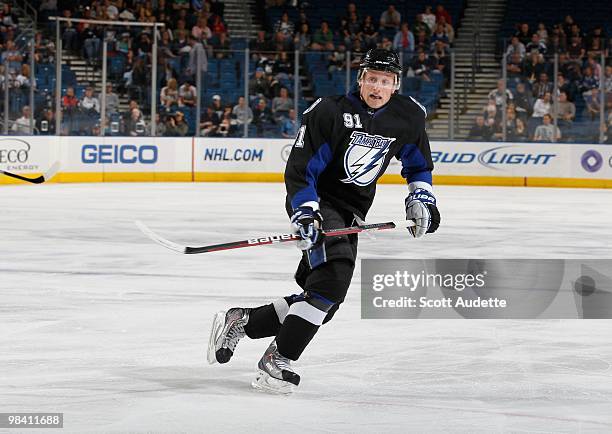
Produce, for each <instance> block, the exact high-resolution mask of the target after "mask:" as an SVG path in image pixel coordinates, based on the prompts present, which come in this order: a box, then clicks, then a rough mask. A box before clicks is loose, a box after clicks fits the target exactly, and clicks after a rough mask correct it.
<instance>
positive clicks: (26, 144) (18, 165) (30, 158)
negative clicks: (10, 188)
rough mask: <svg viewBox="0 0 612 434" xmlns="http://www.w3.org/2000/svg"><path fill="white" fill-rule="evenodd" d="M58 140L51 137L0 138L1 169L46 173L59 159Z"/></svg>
mask: <svg viewBox="0 0 612 434" xmlns="http://www.w3.org/2000/svg"><path fill="white" fill-rule="evenodd" d="M57 151H58V150H57V139H56V137H54V136H50V137H30V136H20V137H0V169H2V170H6V171H9V172H19V173H37V172H44V171H46V170H47V169H48V168H49V166H50V165H51V164H53V162H55V161H56V160H57V159H58V155H57V154H58V152H57Z"/></svg>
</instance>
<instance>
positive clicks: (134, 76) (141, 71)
mask: <svg viewBox="0 0 612 434" xmlns="http://www.w3.org/2000/svg"><path fill="white" fill-rule="evenodd" d="M149 85H150V83H149V77H148V74H147V66H146V64H145V61H144V59H143V58H142V57H138V58H136V60H134V66H133V67H132V73H131V85H129V86H128V93H129V96H130V99H136V100H137V101H139V102H141V103H142V102H143V101H144V99H145V93H144V92H145V91H144V89H146V88H147V86H149Z"/></svg>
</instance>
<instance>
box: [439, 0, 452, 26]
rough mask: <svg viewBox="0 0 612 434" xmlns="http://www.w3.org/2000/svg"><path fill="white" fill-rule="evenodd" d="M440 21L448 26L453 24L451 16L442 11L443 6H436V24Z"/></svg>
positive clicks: (444, 10)
mask: <svg viewBox="0 0 612 434" xmlns="http://www.w3.org/2000/svg"><path fill="white" fill-rule="evenodd" d="M442 20H444V22H446V23H448V24H451V25H452V24H453V19H452V18H451V15H450V14H449V13H448V11H447V10H446V9H444V6H442V5H441V4H438V6H436V22H438V23H439V22H441V21H442Z"/></svg>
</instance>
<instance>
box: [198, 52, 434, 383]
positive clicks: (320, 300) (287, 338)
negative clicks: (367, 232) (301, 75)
mask: <svg viewBox="0 0 612 434" xmlns="http://www.w3.org/2000/svg"><path fill="white" fill-rule="evenodd" d="M400 77H401V65H400V63H399V58H398V56H397V54H396V53H395V52H392V51H389V50H384V49H373V50H370V51H368V53H367V54H366V56H365V57H364V59H363V61H362V63H361V64H360V69H359V73H358V75H357V82H358V84H359V91H358V92H355V93H350V94H348V95H343V96H335V97H326V98H319V99H318V100H317V101H315V102H314V103H313V104H312V105H311V106H310V107H309V108H308V109H307V110H306V111H305V112H304V116H303V121H302V125H301V127H300V128H299V130H298V134H297V138H296V140H295V143H294V145H293V148H292V150H291V154H290V156H289V160H288V162H287V166H286V169H285V185H286V189H287V199H286V208H287V213H288V215H289V216H290V219H291V227H292V230H293V231H294V232H295V233H296V234H299V236H300V237H301V241H298V242H297V245H298V247H299V248H300V249H301V250H302V251H303V256H302V259H301V261H300V263H299V265H298V268H297V271H296V273H295V280H296V282H297V284H298V285H299V286H300V288H301V289H302V292H301V293H300V294H294V295H289V296H287V297H284V298H280V299H278V300H275V301H274V302H273V303H271V304H267V305H264V306H259V307H255V308H239V307H237V308H232V309H229V310H228V311H227V312H218V313H217V314H216V316H215V318H214V321H213V327H212V330H211V335H210V341H209V347H208V361H209V362H210V363H214V362H219V363H226V362H228V361H229V360H230V358H231V357H232V355H233V353H234V351H235V349H236V345H237V343H238V341H239V340H240V339H241V338H242V337H244V336H245V335H246V336H248V337H249V338H251V339H258V338H265V337H274V339H273V340H272V343H271V344H270V345H269V347H268V349H267V350H266V351H265V353H264V355H263V356H262V358H261V360H260V361H259V364H258V368H259V370H258V373H257V375H256V378H255V380H254V381H253V383H252V384H253V386H254V387H256V388H261V389H266V390H271V391H275V392H280V393H289V392H290V391H291V390H292V389H293V386H294V385H295V386H297V385H298V384H299V382H300V376H299V375H298V374H297V373H296V372H295V371H294V370H293V369H292V367H291V361H295V360H298V358H299V357H300V355H301V354H302V352H303V351H304V349H305V348H306V346H307V345H308V343H309V342H310V341H311V339H312V338H313V337H314V335H315V334H316V332H317V330H318V329H319V327H320V326H321V325H322V324H324V323H326V322H328V321H329V320H330V319H331V318H332V317H333V315H334V313H335V312H336V311H337V310H338V307H339V306H340V304H341V303H342V302H343V301H344V298H345V296H346V293H347V290H348V287H349V284H350V282H351V278H352V276H353V270H354V268H355V260H356V256H357V235H356V234H353V235H348V236H341V237H329V238H324V237H323V236H322V232H321V231H322V229H325V230H327V229H333V228H340V227H345V226H350V225H352V224H354V223H355V222H360V221H362V220H364V219H365V216H366V214H367V212H368V209H369V208H370V206H371V205H372V201H373V200H374V194H375V191H376V181H377V180H378V178H379V177H380V176H381V175H382V174H383V173H384V172H385V169H386V168H387V166H388V165H389V162H390V160H391V158H397V159H399V160H400V161H401V163H402V172H401V173H402V176H403V177H404V178H406V180H407V183H408V196H407V197H406V199H405V207H406V219H408V220H414V222H415V223H416V226H414V227H411V228H409V230H410V233H411V234H412V236H414V237H416V238H418V237H421V236H423V235H424V234H425V233H431V232H435V231H436V229H437V228H438V226H439V224H440V214H439V212H438V209H437V208H436V199H435V197H434V195H433V189H432V176H431V171H432V169H433V163H432V160H431V154H430V149H429V141H428V138H427V133H426V132H425V118H426V115H427V114H426V110H425V108H424V107H423V106H422V105H421V104H419V103H418V102H417V101H416V100H414V99H413V98H412V97H404V96H401V95H398V94H397V90H398V89H399V84H400Z"/></svg>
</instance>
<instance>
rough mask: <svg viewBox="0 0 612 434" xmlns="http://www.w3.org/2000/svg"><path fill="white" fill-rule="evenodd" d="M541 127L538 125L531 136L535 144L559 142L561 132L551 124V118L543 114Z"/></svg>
mask: <svg viewBox="0 0 612 434" xmlns="http://www.w3.org/2000/svg"><path fill="white" fill-rule="evenodd" d="M542 122H543V123H542V125H539V126H538V127H537V128H536V130H535V134H534V136H533V140H534V141H536V142H558V141H559V140H561V131H560V130H559V127H555V126H554V125H553V123H552V116H551V115H549V114H545V115H544V117H543V118H542Z"/></svg>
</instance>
